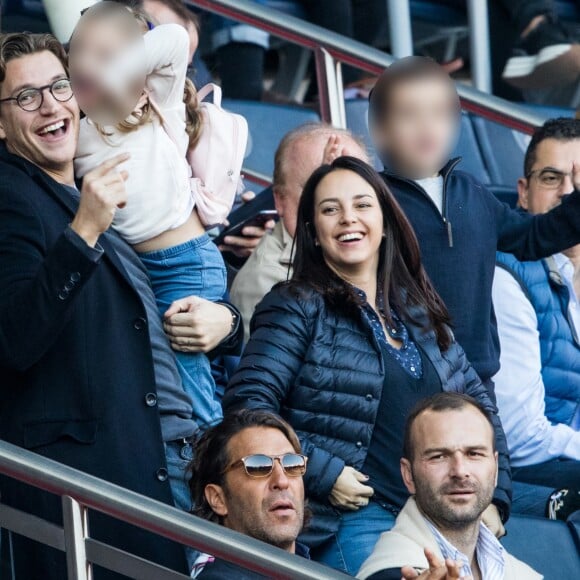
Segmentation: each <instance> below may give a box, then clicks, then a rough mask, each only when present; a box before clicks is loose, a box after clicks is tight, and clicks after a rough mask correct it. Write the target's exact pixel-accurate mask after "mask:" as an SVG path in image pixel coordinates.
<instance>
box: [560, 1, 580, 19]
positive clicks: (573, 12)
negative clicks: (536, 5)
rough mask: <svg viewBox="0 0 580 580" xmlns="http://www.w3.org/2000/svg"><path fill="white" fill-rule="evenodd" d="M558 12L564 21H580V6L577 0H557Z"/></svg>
mask: <svg viewBox="0 0 580 580" xmlns="http://www.w3.org/2000/svg"><path fill="white" fill-rule="evenodd" d="M555 4H556V13H557V14H558V17H559V18H560V19H561V20H562V21H564V22H570V21H575V22H580V6H579V5H578V2H575V0H556V1H555Z"/></svg>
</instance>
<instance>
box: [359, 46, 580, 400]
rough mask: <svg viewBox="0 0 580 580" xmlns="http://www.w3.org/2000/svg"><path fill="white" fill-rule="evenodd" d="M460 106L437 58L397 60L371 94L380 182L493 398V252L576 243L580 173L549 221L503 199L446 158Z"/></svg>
mask: <svg viewBox="0 0 580 580" xmlns="http://www.w3.org/2000/svg"><path fill="white" fill-rule="evenodd" d="M459 123H460V104H459V97H458V95H457V91H456V89H455V85H454V83H453V81H452V80H451V79H450V77H449V76H448V75H447V73H446V72H445V71H444V70H443V69H442V68H441V67H440V66H439V65H438V64H436V63H435V62H434V61H432V60H430V59H427V58H423V57H409V58H405V59H401V60H399V61H397V62H396V63H394V64H393V65H391V66H390V67H389V68H388V69H387V70H386V71H385V72H384V73H383V74H382V75H381V77H380V78H379V80H378V82H377V84H376V86H375V88H374V90H373V92H372V93H371V95H370V108H369V125H370V130H371V135H372V138H373V141H374V143H375V146H376V148H377V151H378V152H379V154H380V155H381V158H382V159H383V162H384V163H385V171H384V173H383V176H384V178H385V181H386V182H387V184H388V185H389V187H390V189H391V191H392V192H393V194H394V195H395V197H396V199H397V201H398V202H399V203H400V204H401V206H402V208H403V209H404V211H405V213H406V214H407V217H408V218H409V220H410V221H411V223H412V225H413V227H414V229H415V232H416V234H417V237H418V238H419V243H420V245H421V253H422V258H423V264H424V266H425V269H426V270H427V273H428V274H429V276H430V277H431V280H432V281H433V284H434V286H435V288H436V290H437V291H438V292H439V294H440V295H441V297H442V298H443V300H444V301H445V303H446V305H447V307H448V309H449V312H450V314H451V317H452V322H453V327H454V332H455V335H456V338H457V341H458V342H459V343H460V344H461V345H462V346H463V348H464V349H465V352H466V353H467V356H468V358H469V359H470V361H471V363H472V364H473V366H474V368H475V370H476V371H477V372H478V373H479V376H480V377H481V379H482V381H483V382H484V383H485V384H486V386H487V387H488V389H489V391H490V394H491V395H492V396H493V382H492V380H491V378H492V377H493V376H494V375H495V374H496V373H497V371H498V370H499V340H498V335H497V329H496V322H495V315H494V312H493V306H492V299H491V290H492V282H493V275H494V268H495V253H496V250H500V251H503V252H507V253H511V254H514V255H515V256H516V257H517V258H518V259H520V260H537V259H540V258H543V257H545V256H549V255H552V254H554V253H557V252H559V251H561V250H564V249H566V248H569V247H572V246H574V245H576V244H577V243H579V242H580V192H579V191H578V190H579V189H580V168H576V171H575V173H574V187H575V191H574V192H573V193H572V194H571V195H569V196H567V197H566V198H565V199H564V200H563V202H562V204H561V205H560V206H559V207H557V208H555V209H553V210H552V211H550V212H548V213H547V214H544V215H539V216H527V215H522V214H521V213H519V212H517V211H514V210H512V209H510V208H509V207H508V206H507V205H506V204H503V203H501V202H499V201H498V200H497V199H496V198H495V197H494V196H493V195H492V194H491V193H490V192H489V191H487V189H486V188H485V187H484V186H483V185H481V184H480V183H479V182H478V181H477V180H476V179H475V178H474V177H473V176H471V175H469V174H468V173H465V172H463V171H460V170H459V169H457V166H458V164H459V163H460V159H453V160H451V161H448V159H449V155H450V152H451V151H452V149H453V146H454V144H455V142H456V138H457V133H458V130H459Z"/></svg>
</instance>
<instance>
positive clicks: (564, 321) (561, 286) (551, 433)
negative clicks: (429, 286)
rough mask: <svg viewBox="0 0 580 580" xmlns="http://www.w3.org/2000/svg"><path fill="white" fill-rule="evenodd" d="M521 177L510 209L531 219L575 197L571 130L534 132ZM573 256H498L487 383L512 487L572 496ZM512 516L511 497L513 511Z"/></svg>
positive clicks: (578, 178) (579, 407) (576, 458)
mask: <svg viewBox="0 0 580 580" xmlns="http://www.w3.org/2000/svg"><path fill="white" fill-rule="evenodd" d="M524 175H525V177H522V178H521V179H520V180H519V182H518V191H519V205H520V207H521V208H522V209H523V210H525V211H527V212H528V213H530V214H532V215H535V214H543V213H546V212H548V211H550V210H551V209H552V208H553V207H556V206H558V205H559V204H560V203H561V202H562V199H563V198H564V197H565V196H566V195H569V194H570V193H571V192H572V191H574V187H575V185H574V184H575V183H576V184H577V183H578V182H580V121H578V120H576V119H555V120H551V121H548V122H547V123H546V124H545V125H544V126H543V127H541V128H540V129H538V130H537V131H536V133H535V135H534V137H533V139H532V141H531V143H530V146H529V147H528V151H527V154H526V161H525V164H524ZM579 250H580V247H579V246H575V247H574V248H571V249H569V250H566V251H564V252H563V253H561V254H556V255H554V256H552V257H550V258H545V259H544V260H541V261H538V262H520V261H518V260H517V259H516V258H514V257H513V256H510V255H508V254H502V253H499V254H498V265H497V267H496V271H495V277H494V282H493V303H494V308H495V313H496V317H497V327H498V332H499V338H500V343H501V355H500V363H501V366H500V370H499V372H498V374H497V375H496V376H495V378H494V380H495V383H496V395H497V400H498V407H499V411H500V416H501V417H502V421H503V424H504V428H505V430H506V435H507V439H508V445H509V448H510V457H511V461H512V473H513V477H514V479H516V480H518V481H522V482H527V483H532V484H537V485H541V486H547V487H548V488H550V489H560V488H569V487H578V486H580V346H579V344H578V335H579V333H580V303H579V300H578V296H579V295H580V285H579V284H578V271H579V270H580V263H579V260H578V257H579ZM526 500H527V501H529V500H530V496H529V495H526ZM535 500H536V501H535V505H532V506H529V507H528V509H530V510H534V511H532V513H534V515H539V516H544V515H546V500H547V498H546V490H545V489H544V490H542V491H541V492H540V493H539V494H538V495H537V497H536V498H535ZM516 506H518V498H517V495H514V510H515V509H518V511H520V508H519V507H516ZM534 508H535V509H534Z"/></svg>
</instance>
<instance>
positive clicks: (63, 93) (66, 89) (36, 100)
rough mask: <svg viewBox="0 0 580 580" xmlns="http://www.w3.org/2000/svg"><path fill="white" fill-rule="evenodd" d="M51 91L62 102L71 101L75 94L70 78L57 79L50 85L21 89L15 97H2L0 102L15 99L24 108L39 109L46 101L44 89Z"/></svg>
mask: <svg viewBox="0 0 580 580" xmlns="http://www.w3.org/2000/svg"><path fill="white" fill-rule="evenodd" d="M47 89H48V90H49V91H50V94H51V95H52V96H53V97H54V99H55V100H57V101H58V102H60V103H65V102H66V101H70V100H71V99H72V96H73V90H72V86H71V82H70V80H69V79H57V80H56V81H54V82H52V83H50V84H49V85H44V86H43V87H32V88H30V89H24V90H22V91H20V92H19V93H18V94H17V95H16V96H15V97H8V98H7V99H0V103H7V102H9V101H14V102H16V104H17V105H18V106H19V107H20V108H21V109H22V110H23V111H28V112H33V111H38V109H40V107H42V103H44V91H46V90H47Z"/></svg>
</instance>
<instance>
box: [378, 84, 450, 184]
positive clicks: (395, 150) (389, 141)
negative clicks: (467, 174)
mask: <svg viewBox="0 0 580 580" xmlns="http://www.w3.org/2000/svg"><path fill="white" fill-rule="evenodd" d="M458 120H459V117H458V112H457V95H456V94H455V90H454V88H453V86H452V85H450V83H449V82H446V81H443V80H441V79H439V78H434V77H427V78H425V79H412V80H408V81H404V82H401V83H400V84H398V85H397V86H395V87H393V89H392V90H391V91H390V97H389V104H388V110H387V112H386V114H385V118H384V120H383V123H382V125H381V127H379V128H378V130H376V129H375V131H374V133H375V134H374V138H375V140H376V141H377V145H378V147H377V148H378V150H379V151H382V152H385V153H386V154H387V156H388V159H389V162H391V163H392V164H393V168H394V169H396V170H397V171H398V172H399V173H400V174H402V175H403V176H404V177H407V178H410V179H423V178H426V177H431V176H434V175H436V174H438V172H439V171H440V170H441V168H442V167H443V166H444V165H445V163H447V161H448V159H449V156H450V154H451V151H452V150H453V146H454V144H455V140H456V137H457V132H458V127H459V125H458Z"/></svg>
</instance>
